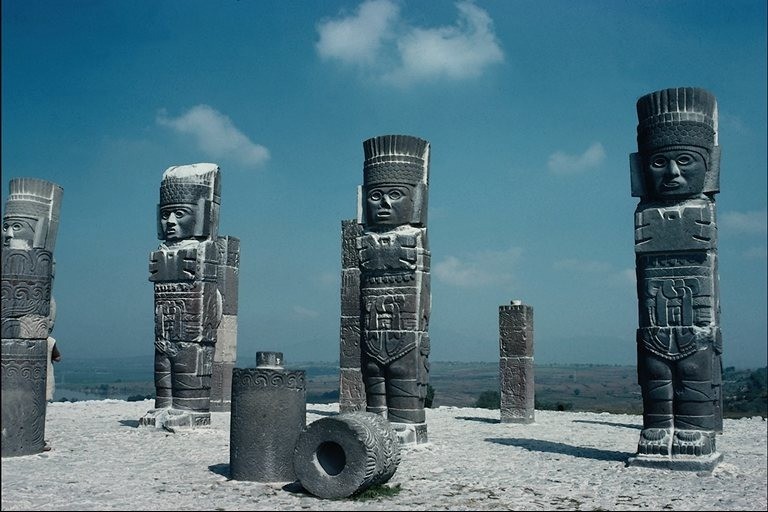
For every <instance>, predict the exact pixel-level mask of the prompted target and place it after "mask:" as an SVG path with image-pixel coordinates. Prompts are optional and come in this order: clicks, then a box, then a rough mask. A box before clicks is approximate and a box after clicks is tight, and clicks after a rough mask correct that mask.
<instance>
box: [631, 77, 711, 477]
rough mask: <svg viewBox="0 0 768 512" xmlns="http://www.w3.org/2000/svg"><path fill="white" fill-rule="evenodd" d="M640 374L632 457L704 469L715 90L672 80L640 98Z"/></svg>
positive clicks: (634, 158)
mask: <svg viewBox="0 0 768 512" xmlns="http://www.w3.org/2000/svg"><path fill="white" fill-rule="evenodd" d="M636 107H637V116H638V124H637V149H638V151H637V153H633V154H632V155H631V156H630V176H631V185H632V195H633V196H634V197H638V198H640V202H639V203H638V205H637V207H636V209H635V266H636V271H637V272H636V273H637V300H638V329H637V359H638V360H637V364H638V367H637V375H638V383H639V384H640V389H641V391H642V395H643V429H642V431H641V432H640V439H639V441H638V445H637V456H636V457H633V458H631V459H630V460H629V463H630V465H637V466H652V467H658V468H669V469H679V470H690V471H711V470H712V469H714V468H715V466H716V465H717V464H718V463H719V462H720V461H721V460H722V458H723V456H722V454H720V453H719V452H718V451H717V446H716V437H717V436H716V434H717V432H720V431H722V409H721V401H722V393H721V386H722V374H721V372H722V359H721V358H722V353H723V339H722V333H721V331H720V292H719V289H720V278H719V276H718V251H717V236H718V235H717V232H718V230H717V216H716V211H717V209H716V205H715V194H717V193H718V192H719V191H720V146H719V144H718V112H717V100H716V98H715V96H714V95H713V94H712V93H710V92H709V91H706V90H704V89H701V88H698V87H677V88H671V89H663V90H659V91H655V92H652V93H650V94H646V95H644V96H642V97H641V98H639V99H638V100H637V105H636Z"/></svg>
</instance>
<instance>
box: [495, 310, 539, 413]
mask: <svg viewBox="0 0 768 512" xmlns="http://www.w3.org/2000/svg"><path fill="white" fill-rule="evenodd" d="M499 353H500V358H499V387H500V389H501V393H500V395H501V422H502V423H533V421H534V419H535V412H534V401H535V400H534V398H535V385H534V372H533V308H532V307H531V306H528V305H526V304H523V303H522V302H521V301H519V300H513V301H512V303H511V304H510V305H508V306H506V305H505V306H499Z"/></svg>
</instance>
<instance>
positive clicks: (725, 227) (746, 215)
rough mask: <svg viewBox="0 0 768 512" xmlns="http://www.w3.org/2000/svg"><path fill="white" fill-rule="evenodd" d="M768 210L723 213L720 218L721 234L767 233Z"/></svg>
mask: <svg viewBox="0 0 768 512" xmlns="http://www.w3.org/2000/svg"><path fill="white" fill-rule="evenodd" d="M767 218H768V210H756V211H751V212H725V213H723V214H722V215H721V216H720V226H719V229H720V231H721V232H723V233H726V232H728V231H731V232H736V233H747V234H757V235H764V234H766V232H768V220H766V219H767Z"/></svg>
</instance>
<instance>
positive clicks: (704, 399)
mask: <svg viewBox="0 0 768 512" xmlns="http://www.w3.org/2000/svg"><path fill="white" fill-rule="evenodd" d="M713 357H714V354H713V353H712V350H708V349H707V350H699V351H698V352H696V353H695V354H692V355H690V356H688V357H686V358H685V359H682V360H680V361H678V362H677V371H676V372H675V373H676V379H675V404H674V410H675V425H674V426H675V438H674V440H673V443H672V453H673V454H675V455H677V454H682V455H708V454H710V453H712V452H714V451H715V406H716V404H715V401H716V400H717V397H716V396H715V388H714V386H713V382H712V367H713V361H712V358H713Z"/></svg>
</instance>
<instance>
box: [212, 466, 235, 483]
mask: <svg viewBox="0 0 768 512" xmlns="http://www.w3.org/2000/svg"><path fill="white" fill-rule="evenodd" d="M208 471H210V472H211V473H216V474H217V475H221V476H225V477H227V479H230V480H231V478H230V477H229V464H211V465H210V466H208Z"/></svg>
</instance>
